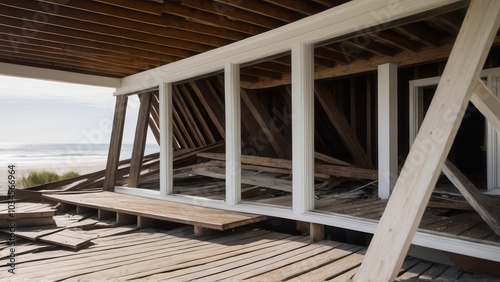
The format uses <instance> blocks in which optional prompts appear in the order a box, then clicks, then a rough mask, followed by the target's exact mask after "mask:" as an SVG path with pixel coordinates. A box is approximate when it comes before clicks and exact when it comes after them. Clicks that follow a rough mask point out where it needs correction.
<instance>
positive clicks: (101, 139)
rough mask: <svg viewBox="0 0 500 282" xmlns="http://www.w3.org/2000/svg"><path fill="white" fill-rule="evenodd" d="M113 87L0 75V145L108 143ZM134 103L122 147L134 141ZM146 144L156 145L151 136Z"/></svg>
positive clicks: (132, 100)
mask: <svg viewBox="0 0 500 282" xmlns="http://www.w3.org/2000/svg"><path fill="white" fill-rule="evenodd" d="M114 91H115V89H114V88H107V87H97V86H88V85H80V84H70V83H60V82H52V81H46V80H36V79H26V78H18V77H9V76H0V143H15V144H19V143H109V141H110V136H111V124H112V121H113V113H114V106H115V97H114V96H113V92H114ZM138 108H139V101H138V99H137V97H136V96H131V97H130V98H129V102H128V108H127V118H126V120H125V130H124V136H123V143H125V144H131V143H133V140H134V133H135V126H136V122H137V113H138ZM147 142H148V143H155V142H156V141H155V140H154V138H153V136H152V134H151V132H149V133H148V141H147Z"/></svg>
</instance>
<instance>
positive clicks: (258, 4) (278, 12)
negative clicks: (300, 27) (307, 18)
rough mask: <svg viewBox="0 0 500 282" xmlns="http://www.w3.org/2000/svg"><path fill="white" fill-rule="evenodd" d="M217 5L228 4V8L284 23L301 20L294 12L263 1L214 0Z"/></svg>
mask: <svg viewBox="0 0 500 282" xmlns="http://www.w3.org/2000/svg"><path fill="white" fill-rule="evenodd" d="M215 1H216V2H219V3H224V4H228V5H230V6H233V7H236V8H240V9H245V10H247V11H250V12H252V13H257V14H260V15H262V16H266V17H270V15H272V18H275V19H278V20H280V21H282V22H285V23H290V22H294V21H296V20H298V19H300V18H301V16H300V15H299V14H297V13H295V12H291V11H290V10H287V9H284V8H283V7H278V6H276V5H273V4H270V3H267V2H263V1H241V0H215Z"/></svg>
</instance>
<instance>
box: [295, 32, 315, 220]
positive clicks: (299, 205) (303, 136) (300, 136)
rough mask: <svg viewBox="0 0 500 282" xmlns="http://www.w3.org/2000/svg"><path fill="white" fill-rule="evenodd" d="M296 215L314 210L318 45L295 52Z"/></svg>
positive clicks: (299, 46)
mask: <svg viewBox="0 0 500 282" xmlns="http://www.w3.org/2000/svg"><path fill="white" fill-rule="evenodd" d="M292 156H293V158H292V170H293V183H292V201H293V205H292V206H293V213H294V214H297V215H299V214H303V213H304V212H306V211H309V210H312V209H314V46H313V45H311V44H304V43H300V42H297V43H296V44H295V45H294V46H293V49H292Z"/></svg>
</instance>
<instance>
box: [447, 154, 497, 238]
mask: <svg viewBox="0 0 500 282" xmlns="http://www.w3.org/2000/svg"><path fill="white" fill-rule="evenodd" d="M442 170H443V173H444V174H445V175H446V177H448V179H449V180H450V181H451V183H453V185H455V187H457V189H458V190H459V191H460V192H461V193H462V195H463V196H464V198H465V199H466V200H467V202H469V204H470V205H471V206H472V207H473V208H474V209H475V210H476V211H477V213H478V214H479V215H480V216H481V217H482V218H483V219H484V221H486V223H487V224H488V225H489V226H490V227H491V229H493V231H495V233H496V234H497V235H500V208H498V206H496V205H495V204H494V203H492V202H491V201H490V200H489V199H488V198H487V197H486V196H484V195H483V194H482V193H481V192H480V191H479V190H478V189H477V187H476V186H475V185H474V184H473V183H472V182H470V181H469V179H467V177H466V176H465V175H464V174H463V173H462V172H461V171H460V170H458V168H457V167H456V166H455V165H454V164H453V163H452V162H450V161H449V160H447V161H446V162H445V163H444V165H443V168H442Z"/></svg>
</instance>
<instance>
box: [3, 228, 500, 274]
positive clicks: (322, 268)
mask: <svg viewBox="0 0 500 282" xmlns="http://www.w3.org/2000/svg"><path fill="white" fill-rule="evenodd" d="M78 232H81V233H92V232H93V233H92V235H93V236H97V237H98V238H97V239H94V240H93V241H92V245H90V246H88V247H87V248H85V249H82V250H79V251H78V252H76V251H74V250H70V249H67V248H61V247H51V248H42V246H40V248H37V246H36V245H35V246H33V243H29V244H28V243H22V244H19V245H18V250H19V251H20V253H18V254H17V256H16V258H17V264H16V274H11V273H9V272H8V271H7V270H8V267H7V266H5V265H4V264H2V266H0V280H2V281H7V280H13V281H37V280H44V281H45V280H46V281H63V280H69V281H77V280H78V281H97V280H98V281H104V280H110V279H116V280H118V281H123V280H138V279H143V280H151V281H158V280H174V281H187V280H197V279H199V280H200V281H218V280H226V281H240V280H245V279H248V280H250V281H282V280H287V281H288V280H291V281H324V280H336V281H345V280H346V279H350V278H351V277H352V276H353V275H354V274H355V273H356V271H357V268H358V267H359V265H360V264H361V261H362V260H363V257H364V252H365V250H366V248H365V247H362V246H357V245H351V244H342V243H339V242H335V241H326V240H325V241H320V242H316V243H310V242H309V238H308V237H304V236H291V235H288V234H283V233H276V232H270V231H266V230H256V229H252V230H250V229H246V230H245V229H243V230H239V231H236V232H221V233H218V234H216V235H210V236H205V237H198V238H196V237H194V234H193V229H192V228H191V227H181V228H177V229H174V230H170V231H165V230H157V229H143V230H132V231H129V232H128V233H125V234H111V235H110V233H109V230H103V229H96V230H91V231H78ZM30 246H31V247H30ZM21 250H25V251H24V252H21ZM2 254H3V252H2ZM491 278H493V277H491V276H487V275H484V274H477V273H471V272H467V271H462V270H460V269H458V268H456V267H453V266H447V265H442V264H436V263H431V262H428V261H421V260H419V259H416V258H411V257H408V258H407V259H406V261H405V263H404V265H403V268H402V269H401V272H400V273H399V279H401V280H407V279H422V280H431V279H443V280H441V281H451V280H455V279H458V280H464V281H471V280H472V279H491Z"/></svg>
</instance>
